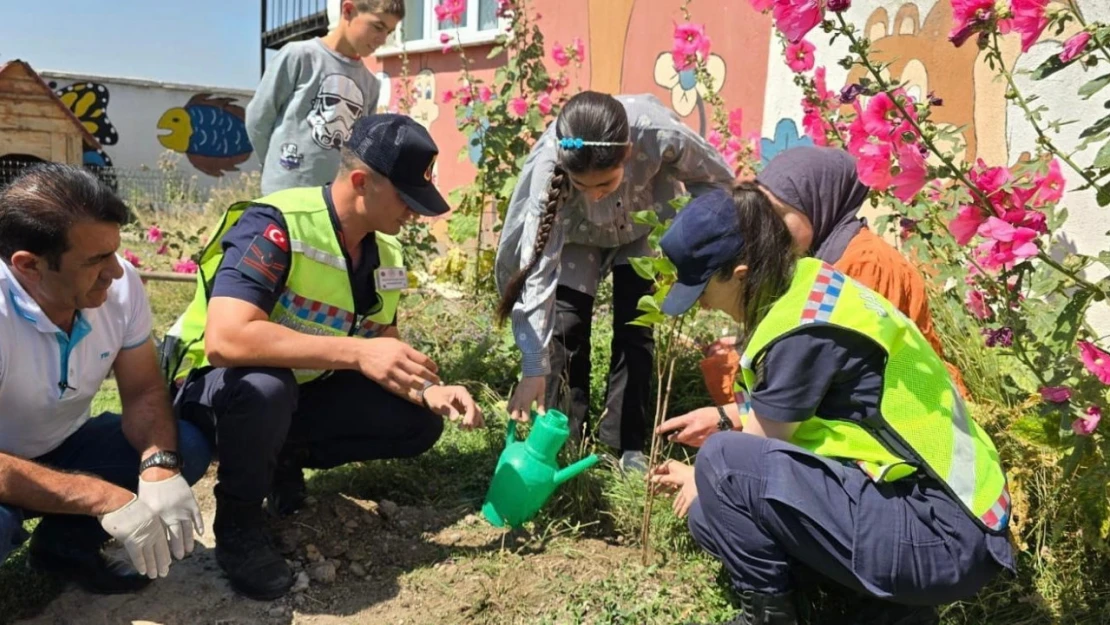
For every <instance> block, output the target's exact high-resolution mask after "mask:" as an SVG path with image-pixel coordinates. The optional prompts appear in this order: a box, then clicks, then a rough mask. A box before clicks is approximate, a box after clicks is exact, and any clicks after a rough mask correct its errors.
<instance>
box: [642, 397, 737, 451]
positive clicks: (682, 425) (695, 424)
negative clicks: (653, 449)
mask: <svg viewBox="0 0 1110 625" xmlns="http://www.w3.org/2000/svg"><path fill="white" fill-rule="evenodd" d="M720 420H721V413H720V412H718V411H717V409H716V408H714V407H712V406H711V407H709V408H698V409H697V410H694V411H693V412H687V413H686V414H684V415H682V416H680V417H675V418H673V419H667V420H666V421H664V422H663V423H662V424H660V425H659V427H658V428H656V429H655V433H656V434H659V435H660V436H666V437H667V440H669V441H671V442H672V443H682V444H683V445H689V446H690V447H701V446H702V445H704V444H705V439H707V438H709V436H710V435H712V434H715V433H717V432H720V431H721V430H720V428H719V427H718V425H717V424H718V423H719V422H720ZM735 425H736V424H735V423H733V427H735Z"/></svg>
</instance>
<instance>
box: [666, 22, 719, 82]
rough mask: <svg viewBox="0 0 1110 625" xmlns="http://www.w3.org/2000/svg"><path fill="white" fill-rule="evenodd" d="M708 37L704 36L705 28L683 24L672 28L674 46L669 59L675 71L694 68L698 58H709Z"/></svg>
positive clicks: (687, 23)
mask: <svg viewBox="0 0 1110 625" xmlns="http://www.w3.org/2000/svg"><path fill="white" fill-rule="evenodd" d="M709 44H710V41H709V37H708V36H707V35H706V34H705V26H704V25H702V24H691V23H689V22H683V23H681V24H676V25H675V27H674V46H673V48H672V49H671V58H672V59H673V60H674V68H675V70H677V71H680V72H681V71H685V70H688V69H690V68H691V67H693V66H694V64H695V63H697V61H698V56H701V58H703V59H707V58H709Z"/></svg>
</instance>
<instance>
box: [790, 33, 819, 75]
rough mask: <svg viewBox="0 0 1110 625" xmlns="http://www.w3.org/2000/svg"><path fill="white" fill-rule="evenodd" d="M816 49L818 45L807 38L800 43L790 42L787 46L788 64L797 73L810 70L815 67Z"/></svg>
mask: <svg viewBox="0 0 1110 625" xmlns="http://www.w3.org/2000/svg"><path fill="white" fill-rule="evenodd" d="M816 49H817V47H816V46H814V45H813V44H812V43H810V42H808V41H806V40H805V39H802V40H801V41H799V42H798V43H791V44H788V45H787V46H786V65H787V66H788V67H790V69H791V70H792V71H793V72H794V73H795V74H801V73H802V72H808V71H809V70H811V69H813V51H814V50H816Z"/></svg>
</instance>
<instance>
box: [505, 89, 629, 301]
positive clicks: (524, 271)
mask: <svg viewBox="0 0 1110 625" xmlns="http://www.w3.org/2000/svg"><path fill="white" fill-rule="evenodd" d="M555 135H556V137H555V138H556V147H555V149H556V150H557V154H558V156H557V157H556V162H555V170H554V172H553V173H552V175H551V182H550V183H549V184H548V186H547V199H546V201H545V203H544V206H543V216H542V217H541V218H540V226H539V231H538V232H537V233H536V242H535V245H533V246H532V257H531V258H530V259H529V260H528V263H527V264H526V265H525V266H524V267H522V268H521V269H520V270H519V271H517V272H516V273H515V274H513V277H512V278H510V279H509V282H508V284H506V286H505V292H504V293H503V294H502V296H501V301H500V303H498V305H497V320H498V322H500V323H504V321H505V319H507V318H508V317H509V314H510V313H511V312H512V310H513V306H515V305H516V302H517V300H519V299H520V294H521V292H522V291H523V290H524V282H525V280H527V279H528V274H530V273H531V272H532V269H534V268H535V266H536V263H538V262H539V259H540V256H541V255H542V254H543V250H544V248H546V247H547V240H548V239H549V238H550V236H551V228H552V227H553V226H554V224H555V217H556V216H557V215H558V213H559V208H560V207H561V206H562V205H563V202H564V201H566V199H567V197H568V196H569V195H570V186H571V185H570V175H569V174H584V173H587V172H592V171H605V170H609V169H613V168H615V167H618V166H620V164H621V163H623V162H624V159H625V156H626V155H627V154H628V147H627V146H628V142H629V141H630V140H631V134H630V132H629V126H628V114H627V113H626V112H625V110H624V105H622V104H621V103H620V102H619V101H618V100H617V99H616V98H614V97H613V96H611V95H609V94H606V93H599V92H597V91H583V92H582V93H579V94H577V95H575V96H574V97H572V98H571V99H570V100H567V103H566V105H564V106H563V109H562V110H561V111H560V112H559V117H558V118H557V119H556V120H555ZM574 140H578V143H577V145H575V142H574ZM598 143H600V144H602V145H596V144H598Z"/></svg>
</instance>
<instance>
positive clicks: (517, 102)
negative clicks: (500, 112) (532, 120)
mask: <svg viewBox="0 0 1110 625" xmlns="http://www.w3.org/2000/svg"><path fill="white" fill-rule="evenodd" d="M509 114H510V115H512V116H513V117H524V116H525V115H527V114H528V103H527V102H526V101H525V100H524V98H522V97H520V96H517V97H515V98H513V99H512V100H509Z"/></svg>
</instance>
